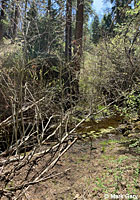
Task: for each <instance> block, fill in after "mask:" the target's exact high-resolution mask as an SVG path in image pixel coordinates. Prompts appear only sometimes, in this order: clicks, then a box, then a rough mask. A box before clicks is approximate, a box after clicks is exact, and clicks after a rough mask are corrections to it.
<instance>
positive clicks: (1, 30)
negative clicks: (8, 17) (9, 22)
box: [0, 0, 6, 42]
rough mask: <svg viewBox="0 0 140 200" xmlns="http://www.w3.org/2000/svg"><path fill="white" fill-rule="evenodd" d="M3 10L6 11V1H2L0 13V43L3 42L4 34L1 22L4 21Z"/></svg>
mask: <svg viewBox="0 0 140 200" xmlns="http://www.w3.org/2000/svg"><path fill="white" fill-rule="evenodd" d="M5 9H6V0H2V1H1V13H0V42H2V41H3V34H4V26H3V20H4V19H5Z"/></svg>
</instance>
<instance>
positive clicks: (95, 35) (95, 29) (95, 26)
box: [92, 15, 100, 44]
mask: <svg viewBox="0 0 140 200" xmlns="http://www.w3.org/2000/svg"><path fill="white" fill-rule="evenodd" d="M99 39H100V22H99V17H98V15H95V17H94V20H93V23H92V41H93V43H95V44H97V43H98V42H99Z"/></svg>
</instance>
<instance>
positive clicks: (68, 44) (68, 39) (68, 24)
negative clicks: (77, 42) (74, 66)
mask: <svg viewBox="0 0 140 200" xmlns="http://www.w3.org/2000/svg"><path fill="white" fill-rule="evenodd" d="M71 42H72V0H67V2H66V31H65V57H66V61H71V57H72V51H71V47H72V46H71Z"/></svg>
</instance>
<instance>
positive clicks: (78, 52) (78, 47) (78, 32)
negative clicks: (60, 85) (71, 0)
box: [73, 0, 84, 95]
mask: <svg viewBox="0 0 140 200" xmlns="http://www.w3.org/2000/svg"><path fill="white" fill-rule="evenodd" d="M83 24H84V0H77V11H76V29H75V48H74V57H75V59H74V74H73V78H74V80H75V81H74V82H73V84H74V85H73V89H74V93H75V94H77V95H78V94H79V74H80V64H81V57H82V37H83Z"/></svg>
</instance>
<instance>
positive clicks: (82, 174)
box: [22, 138, 140, 200]
mask: <svg viewBox="0 0 140 200" xmlns="http://www.w3.org/2000/svg"><path fill="white" fill-rule="evenodd" d="M93 147H94V148H93V150H92V151H91V149H90V144H89V143H88V142H87V143H86V142H81V141H80V142H78V143H77V144H75V145H74V146H73V147H72V148H71V149H70V150H69V152H67V153H66V154H65V155H64V156H63V158H62V159H61V160H60V161H59V162H58V163H57V165H56V166H55V168H54V169H53V171H54V172H60V171H61V172H63V171H64V170H66V169H69V170H68V171H67V173H62V174H61V175H60V176H58V177H55V178H53V179H51V180H49V181H46V182H42V183H39V184H37V185H35V186H32V187H30V189H29V190H28V191H27V192H26V194H25V197H23V198H22V200H27V199H28V200H76V199H77V200H100V199H101V200H102V199H105V200H109V199H111V195H117V194H118V195H127V194H129V195H130V194H131V195H132V194H133V195H134V194H135V195H138V196H139V199H140V177H139V173H140V168H139V166H140V162H139V161H140V160H139V155H136V154H135V155H133V154H131V152H130V151H128V149H126V148H125V147H123V146H122V147H121V146H120V144H119V143H118V140H116V139H115V138H111V139H109V138H108V139H104V140H103V139H100V140H98V141H96V142H94V143H93ZM105 195H108V196H106V198H105ZM116 197H117V196H116ZM133 197H135V196H133ZM119 199H121V198H119ZM123 199H126V198H125V196H124V198H123ZM127 199H128V198H127ZM130 199H134V198H130Z"/></svg>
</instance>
